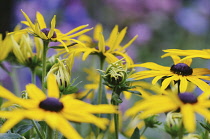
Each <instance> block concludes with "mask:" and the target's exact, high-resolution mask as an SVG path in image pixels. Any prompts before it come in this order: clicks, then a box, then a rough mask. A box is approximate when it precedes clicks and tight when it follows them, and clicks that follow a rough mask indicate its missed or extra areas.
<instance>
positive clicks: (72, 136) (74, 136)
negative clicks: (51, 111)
mask: <svg viewBox="0 0 210 139" xmlns="http://www.w3.org/2000/svg"><path fill="white" fill-rule="evenodd" d="M58 121H59V122H57V123H58V125H57V126H56V129H57V130H58V131H60V132H61V133H62V134H63V135H64V136H65V137H66V138H68V139H82V137H81V136H80V135H79V133H78V132H77V131H76V130H75V129H74V128H73V127H72V126H71V124H70V123H69V122H68V121H67V120H66V119H64V118H63V117H61V116H59V117H58Z"/></svg>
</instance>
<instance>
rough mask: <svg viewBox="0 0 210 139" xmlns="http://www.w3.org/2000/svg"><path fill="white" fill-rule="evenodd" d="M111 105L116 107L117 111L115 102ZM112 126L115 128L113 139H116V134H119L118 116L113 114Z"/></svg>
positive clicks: (117, 106)
mask: <svg viewBox="0 0 210 139" xmlns="http://www.w3.org/2000/svg"><path fill="white" fill-rule="evenodd" d="M113 105H115V106H116V108H117V110H118V109H119V105H118V103H116V102H115V101H113ZM114 126H115V139H118V132H119V115H118V114H116V113H115V114H114Z"/></svg>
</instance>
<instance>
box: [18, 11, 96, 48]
mask: <svg viewBox="0 0 210 139" xmlns="http://www.w3.org/2000/svg"><path fill="white" fill-rule="evenodd" d="M21 12H22V13H23V15H24V17H25V19H26V21H22V23H24V24H25V25H27V26H28V28H26V29H23V30H20V31H19V32H26V31H27V32H29V33H30V34H33V35H35V36H37V37H40V38H41V39H43V40H47V41H53V42H60V43H61V44H62V45H63V46H64V47H65V48H66V50H67V51H68V49H67V46H66V44H65V43H64V42H65V41H67V40H71V41H74V42H76V43H79V44H81V45H84V44H83V43H81V42H80V41H78V40H76V39H74V38H75V37H78V36H80V35H81V34H83V33H85V32H88V31H90V30H91V29H92V28H90V29H84V28H85V27H87V26H88V25H81V26H79V27H77V28H74V29H72V30H70V31H69V32H67V33H65V34H63V33H62V32H61V31H60V30H58V29H56V28H55V25H56V15H54V16H53V18H52V20H51V27H50V28H48V27H47V26H46V23H45V20H44V17H43V16H42V14H41V13H39V12H37V13H36V21H35V23H32V21H31V19H30V18H29V17H28V15H27V14H26V13H25V12H23V11H22V10H21Z"/></svg>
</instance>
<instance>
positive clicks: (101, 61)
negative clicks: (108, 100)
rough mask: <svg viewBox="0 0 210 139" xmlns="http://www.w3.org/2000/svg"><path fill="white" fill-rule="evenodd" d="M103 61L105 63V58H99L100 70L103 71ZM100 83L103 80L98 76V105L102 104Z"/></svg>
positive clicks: (101, 86)
mask: <svg viewBox="0 0 210 139" xmlns="http://www.w3.org/2000/svg"><path fill="white" fill-rule="evenodd" d="M104 61H105V58H104V57H102V56H101V57H100V70H103V68H104ZM102 81H103V78H102V76H100V80H99V88H98V104H101V103H102V90H103V82H102ZM99 117H100V116H99Z"/></svg>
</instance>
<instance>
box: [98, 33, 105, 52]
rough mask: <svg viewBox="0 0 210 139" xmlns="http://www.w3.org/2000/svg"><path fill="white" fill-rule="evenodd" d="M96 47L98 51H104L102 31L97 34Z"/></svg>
mask: <svg viewBox="0 0 210 139" xmlns="http://www.w3.org/2000/svg"><path fill="white" fill-rule="evenodd" d="M98 48H99V51H100V52H102V53H104V52H105V40H104V36H103V34H102V33H100V34H99V41H98Z"/></svg>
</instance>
